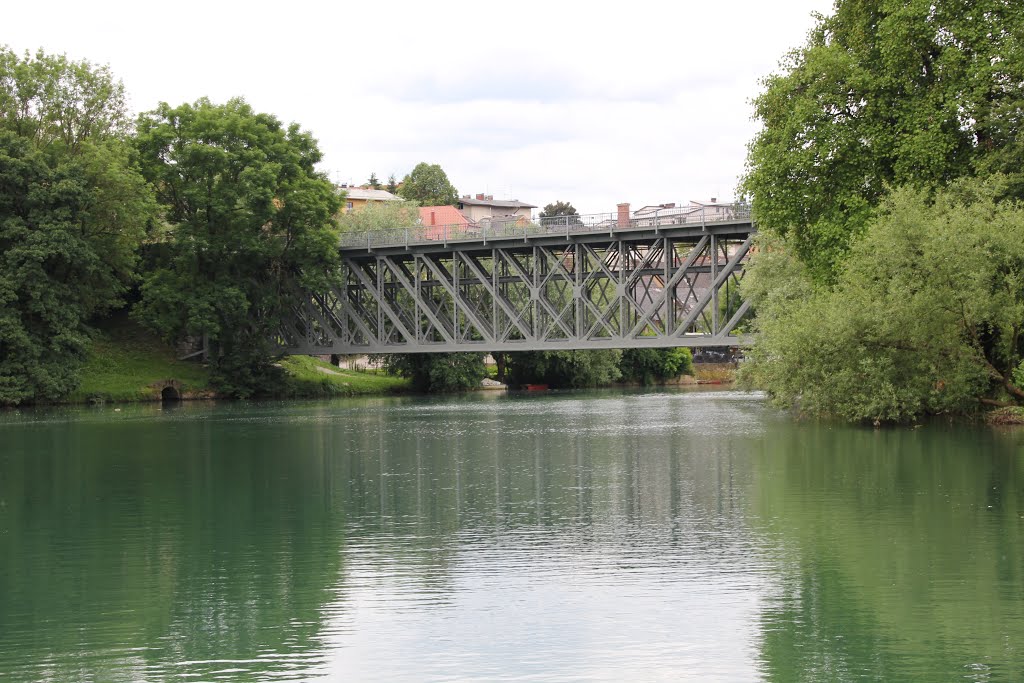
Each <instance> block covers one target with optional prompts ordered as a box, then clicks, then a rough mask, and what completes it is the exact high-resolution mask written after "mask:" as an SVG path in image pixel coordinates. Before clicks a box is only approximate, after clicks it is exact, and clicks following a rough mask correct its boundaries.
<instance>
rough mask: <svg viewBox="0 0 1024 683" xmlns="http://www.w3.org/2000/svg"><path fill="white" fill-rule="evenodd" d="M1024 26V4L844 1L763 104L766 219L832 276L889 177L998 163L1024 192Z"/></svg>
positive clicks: (756, 152) (748, 186)
mask: <svg viewBox="0 0 1024 683" xmlns="http://www.w3.org/2000/svg"><path fill="white" fill-rule="evenodd" d="M1022 35H1024V12H1022V11H1021V10H1020V7H1019V3H1016V2H1011V1H1010V0H979V1H978V2H972V3H969V5H965V4H964V3H963V2H961V1H960V0H910V1H909V2H900V3H892V2H883V1H882V0H869V1H867V2H864V1H860V0H857V1H854V0H839V1H838V2H837V3H836V9H835V13H834V14H833V15H832V16H830V17H828V18H821V19H820V20H819V22H818V25H817V27H816V28H815V29H814V30H813V31H812V32H811V34H810V37H809V39H808V42H807V44H806V45H805V46H804V47H803V48H801V49H799V50H795V51H793V52H792V53H790V54H789V55H787V57H786V59H785V60H784V61H783V63H782V66H783V70H784V73H782V74H781V75H775V76H772V77H770V78H768V79H766V81H765V83H764V85H765V91H764V92H763V93H762V94H761V95H760V96H759V97H758V98H757V99H756V100H755V102H754V104H755V115H756V117H757V118H758V119H759V120H760V121H761V123H762V124H763V127H762V129H761V132H759V133H758V134H757V136H756V137H755V138H754V140H753V142H752V143H751V145H750V150H749V156H748V162H747V171H746V174H745V177H744V178H743V181H742V190H743V192H744V193H746V194H747V195H748V196H750V197H751V198H752V200H753V208H754V212H755V216H756V218H757V221H758V223H759V225H760V226H761V227H762V228H767V229H771V230H774V231H776V232H778V233H779V234H781V235H784V236H788V237H789V241H788V244H789V246H790V248H791V249H794V250H795V251H796V254H797V255H798V256H799V257H800V258H801V259H802V260H803V261H804V262H805V263H806V264H807V265H808V267H809V269H810V273H811V275H812V276H813V277H814V278H815V279H816V280H820V281H826V282H831V281H833V280H834V278H835V277H836V276H837V274H838V271H839V264H840V263H841V261H842V259H843V257H844V255H845V253H846V252H847V250H848V249H849V247H850V245H851V244H852V243H853V241H854V239H855V238H856V237H857V236H859V235H860V234H862V233H863V232H864V230H865V229H866V226H867V225H868V223H869V222H870V220H871V217H872V215H873V209H874V207H875V206H876V205H877V204H878V202H879V201H880V200H881V198H882V197H883V195H884V194H885V188H886V187H887V186H890V185H891V186H903V185H906V186H910V187H914V188H918V189H923V190H933V189H935V188H939V187H942V186H943V185H945V184H946V183H948V182H949V181H950V180H951V179H954V178H958V177H962V176H970V175H972V174H979V173H980V174H982V175H987V174H990V173H993V172H997V171H998V172H1003V173H1006V174H1009V175H1010V182H1009V184H1008V185H1007V191H1008V192H1010V193H1012V194H1015V195H1016V196H1017V197H1024V167H1022V165H1021V160H1022V159H1024V154H1022V151H1024V147H1022V145H1024V142H1022V136H1021V133H1022V132H1024V131H1022V130H1021V126H1022V125H1024V119H1022V117H1021V116H1020V111H1021V108H1022V106H1024V42H1022V41H1021V39H1020V36H1022Z"/></svg>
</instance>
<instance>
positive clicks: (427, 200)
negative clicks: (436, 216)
mask: <svg viewBox="0 0 1024 683" xmlns="http://www.w3.org/2000/svg"><path fill="white" fill-rule="evenodd" d="M398 194H399V196H400V197H402V198H403V199H408V200H410V201H414V202H416V203H417V204H419V205H420V206H446V205H450V206H455V205H456V204H458V202H459V193H458V191H457V190H456V189H455V187H454V186H453V185H452V184H451V183H450V182H449V181H448V176H447V175H446V174H445V172H444V170H443V169H442V168H441V167H440V166H439V165H438V164H428V163H426V162H420V163H418V164H416V168H414V169H413V170H412V172H410V173H409V174H408V175H407V176H405V178H403V179H402V184H401V185H399V186H398Z"/></svg>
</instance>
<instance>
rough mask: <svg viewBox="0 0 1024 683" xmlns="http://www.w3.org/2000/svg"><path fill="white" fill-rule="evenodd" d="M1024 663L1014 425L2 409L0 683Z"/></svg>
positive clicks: (370, 403) (379, 405) (647, 415)
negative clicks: (903, 425)
mask: <svg viewBox="0 0 1024 683" xmlns="http://www.w3.org/2000/svg"><path fill="white" fill-rule="evenodd" d="M217 680H231V681H281V680H301V681H305V680H352V681H364V680H411V681H420V680H544V681H572V680H694V681H760V680H765V681H786V682H788V681H855V680H864V681H1024V431H1013V430H997V429H992V428H984V427H972V426H963V425H960V426H950V425H938V424H936V425H928V426H924V427H920V428H916V429H910V428H908V429H883V430H877V431H876V430H871V429H863V428H853V427H841V426H835V425H827V424H818V423H807V422H794V421H793V420H792V419H791V418H790V417H789V416H788V415H785V414H781V413H778V412H776V411H774V410H772V409H771V408H769V407H768V406H767V405H766V404H765V402H764V400H763V398H761V397H759V396H757V395H752V394H743V393H738V392H731V391H722V392H701V391H688V392H687V391H680V392H640V391H637V392H592V393H552V394H540V395H519V396H515V395H512V396H504V395H495V394H490V393H488V394H474V395H471V396H465V397H456V398H395V399H369V400H352V401H334V402H308V403H307V402H298V403H258V404H256V403H253V404H244V403H237V404H226V405H224V404H217V405H213V404H198V403H197V404H184V405H180V406H177V407H170V406H168V407H160V406H155V405H154V406H150V405H145V406H126V407H122V408H120V409H117V408H116V407H114V406H105V407H99V408H76V409H63V410H51V411H20V412H7V413H0V681H5V682H6V681H19V682H20V681H217Z"/></svg>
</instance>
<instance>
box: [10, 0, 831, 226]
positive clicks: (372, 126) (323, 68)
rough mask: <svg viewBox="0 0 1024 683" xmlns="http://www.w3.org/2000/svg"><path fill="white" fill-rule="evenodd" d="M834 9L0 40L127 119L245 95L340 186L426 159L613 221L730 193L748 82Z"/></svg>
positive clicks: (230, 10)
mask: <svg viewBox="0 0 1024 683" xmlns="http://www.w3.org/2000/svg"><path fill="white" fill-rule="evenodd" d="M830 6H831V3H830V2H826V1H825V0H804V1H803V2H777V3H765V2H759V1H757V0H723V1H721V2H718V3H715V4H708V3H681V2H680V3H664V2H650V1H647V0H640V1H637V2H632V3H627V4H622V3H615V4H608V5H607V6H605V5H600V4H594V3H587V4H584V3H575V2H562V3H556V2H550V1H549V2H534V1H532V0H530V1H525V2H519V3H515V4H513V5H509V4H505V3H503V4H497V3H487V4H484V3H473V2H449V3H420V2H394V3H390V4H388V5H386V6H385V5H381V4H377V3H362V4H348V3H345V4H341V3H330V4H328V3H319V2H301V1H300V2H293V3H290V4H287V5H282V4H278V3H274V4H270V3H258V2H257V3H246V4H244V5H243V4H240V3H237V4H236V3H213V2H199V1H198V0H183V1H181V2H177V3H174V4H173V5H147V4H145V3H142V4H140V3H128V2H110V1H102V0H100V1H99V2H93V3H80V2H75V3H72V2H63V1H61V2H51V3H37V4H34V5H33V4H30V3H22V4H21V5H17V6H14V7H10V8H6V9H5V21H4V24H5V28H7V29H8V31H7V36H6V37H4V38H0V40H7V41H9V42H8V44H9V45H10V46H11V47H12V48H15V49H17V50H25V49H28V50H35V49H36V48H37V47H43V48H44V49H46V50H47V51H48V52H66V53H67V54H68V55H69V56H71V57H73V58H85V59H89V60H91V61H93V62H99V63H109V64H110V66H111V68H112V69H113V71H114V72H115V73H116V74H117V75H118V76H119V77H121V78H122V79H123V80H124V82H125V85H126V87H127V89H128V91H129V92H130V94H131V95H132V103H133V105H134V107H135V108H136V109H137V110H145V109H149V108H151V107H153V106H154V105H155V104H156V103H157V102H159V101H167V102H170V103H172V104H177V103H180V102H184V101H192V100H195V99H196V98H198V97H201V96H209V97H210V98H211V99H213V100H214V101H223V100H226V99H228V98H229V97H232V96H237V95H241V96H243V97H245V98H246V99H247V100H248V101H249V102H250V103H251V104H252V105H253V106H254V107H256V108H257V109H259V110H262V111H270V112H273V113H274V114H276V115H277V116H279V117H280V118H282V119H283V120H286V121H298V122H299V123H300V124H301V125H302V126H303V127H304V128H307V129H309V130H311V131H312V132H313V133H314V135H316V137H317V138H318V139H319V140H320V144H321V149H322V150H323V151H324V155H325V159H324V163H323V167H324V168H325V170H328V171H329V172H330V173H331V175H332V176H333V177H336V178H339V179H341V180H352V181H356V182H361V181H363V180H365V179H366V178H367V177H368V176H369V175H370V173H371V172H376V174H377V176H378V177H380V178H382V179H386V178H387V175H388V174H389V173H392V172H393V173H395V174H397V175H398V176H399V177H401V175H402V174H404V173H406V172H408V171H409V170H410V169H411V168H412V167H413V166H414V165H415V164H416V163H418V162H420V161H428V162H431V163H439V164H441V165H442V167H444V169H445V170H446V171H447V173H448V175H449V177H450V178H451V179H452V182H453V183H454V184H455V185H456V187H458V188H459V190H460V191H461V192H463V193H471V192H482V191H487V192H490V193H492V194H495V195H496V196H504V195H506V194H508V193H511V194H512V195H514V196H515V197H516V198H518V199H522V200H524V201H529V202H531V203H533V204H537V205H543V204H545V203H548V202H550V201H554V200H556V199H561V200H567V201H572V202H573V203H574V205H575V206H577V208H579V209H580V210H581V211H585V212H602V211H607V212H611V211H614V210H615V203H617V202H619V201H629V202H632V203H634V204H635V205H641V204H646V203H654V202H663V201H685V200H687V199H690V198H704V197H710V196H719V197H724V196H731V195H732V193H733V190H734V188H735V184H736V179H737V177H738V176H739V175H740V174H741V173H742V171H743V162H744V157H745V148H746V144H747V142H748V140H749V139H750V137H751V135H752V134H753V133H754V131H755V127H754V124H753V123H752V122H751V120H750V115H751V108H750V104H749V101H750V99H751V98H752V97H753V96H755V95H756V94H757V91H758V87H759V86H758V79H759V78H761V77H763V76H765V75H767V74H768V73H769V72H771V71H772V70H773V69H774V68H775V66H776V64H777V63H778V60H779V59H780V58H781V57H782V55H783V54H784V53H785V52H786V51H787V50H789V49H792V48H794V47H797V46H798V45H799V44H800V43H802V41H803V39H804V36H805V34H806V32H807V31H808V30H809V29H810V28H811V26H812V24H813V21H812V18H811V16H810V15H811V12H813V11H819V12H827V11H828V10H829V8H830Z"/></svg>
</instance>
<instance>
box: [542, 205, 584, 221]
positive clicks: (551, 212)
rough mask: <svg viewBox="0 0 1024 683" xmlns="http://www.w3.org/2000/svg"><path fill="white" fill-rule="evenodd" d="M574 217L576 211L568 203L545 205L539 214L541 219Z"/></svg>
mask: <svg viewBox="0 0 1024 683" xmlns="http://www.w3.org/2000/svg"><path fill="white" fill-rule="evenodd" d="M575 215H577V213H576V209H575V208H574V207H573V205H572V204H570V203H569V202H553V203H551V204H547V205H545V206H544V210H543V211H541V212H540V217H541V218H550V217H552V216H575Z"/></svg>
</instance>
